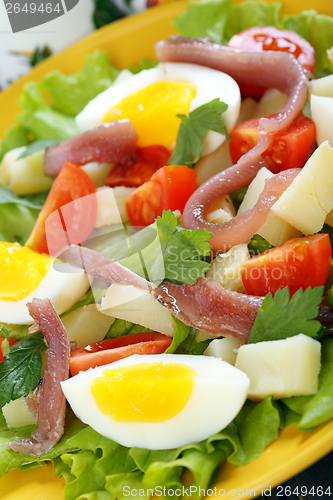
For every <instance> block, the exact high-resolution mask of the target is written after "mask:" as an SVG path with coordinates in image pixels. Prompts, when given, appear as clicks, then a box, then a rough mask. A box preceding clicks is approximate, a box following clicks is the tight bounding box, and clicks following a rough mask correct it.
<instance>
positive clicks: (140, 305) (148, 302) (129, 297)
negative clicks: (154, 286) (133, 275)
mask: <svg viewBox="0 0 333 500" xmlns="http://www.w3.org/2000/svg"><path fill="white" fill-rule="evenodd" d="M101 311H102V312H103V313H104V314H108V315H109V316H113V317H115V318H120V319H125V320H126V321H132V322H133V323H137V324H139V325H142V326H145V327H146V328H149V329H150V330H154V331H155V332H160V333H164V334H165V335H169V336H171V337H172V336H173V334H174V331H175V329H176V324H175V322H174V320H173V319H172V316H171V313H170V312H169V311H168V310H167V308H166V307H164V306H162V305H161V304H159V302H157V300H155V299H154V298H153V296H152V295H150V293H149V292H147V291H145V290H140V289H139V288H136V287H134V286H132V285H121V284H117V283H113V284H112V285H111V286H110V287H109V288H108V289H107V292H106V295H105V297H104V299H102V307H101Z"/></svg>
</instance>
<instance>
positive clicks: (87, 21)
mask: <svg viewBox="0 0 333 500" xmlns="http://www.w3.org/2000/svg"><path fill="white" fill-rule="evenodd" d="M43 1H44V4H45V5H44V7H45V6H46V4H47V2H48V1H50V0H46V1H45V0H35V3H34V4H31V5H36V8H37V11H38V9H39V8H40V9H42V8H43ZM76 1H77V0H76ZM170 1H173V0H78V1H77V3H76V5H75V0H71V1H69V0H67V1H66V0H65V1H64V0H59V2H60V5H61V7H60V9H61V10H62V11H63V13H62V14H58V17H57V18H56V19H53V20H50V21H48V22H46V23H43V24H40V25H37V26H34V27H31V28H28V29H24V30H23V31H19V32H16V33H13V27H12V25H11V18H10V16H11V15H13V14H11V15H9V14H7V10H9V9H12V11H13V9H14V5H19V4H16V3H15V0H14V1H13V2H12V4H9V2H10V0H8V2H7V0H6V3H5V2H0V89H4V88H6V87H7V86H8V85H9V84H10V83H11V82H12V81H14V80H16V79H18V78H19V77H20V76H22V75H23V74H25V73H26V72H28V71H29V69H30V68H31V66H34V65H35V64H37V63H38V62H39V61H41V60H42V59H44V58H45V57H48V56H49V55H50V54H54V53H56V52H59V51H60V50H62V49H64V48H65V47H67V46H68V45H70V44H72V43H74V42H75V41H77V40H79V39H80V38H82V37H84V36H86V35H88V34H89V33H90V32H91V31H93V30H94V29H96V28H100V27H102V26H104V25H106V24H109V23H110V22H113V21H115V20H117V19H121V18H122V17H125V16H127V15H129V14H133V13H136V12H140V11H142V10H144V9H146V8H148V7H153V6H155V5H158V4H160V3H167V2H170ZM52 3H54V5H55V6H56V5H57V0H53V2H52ZM5 5H6V6H7V7H6V6H5ZM9 5H11V7H10V6H9ZM41 5H42V7H41ZM49 5H50V4H49ZM71 5H74V6H72V7H70V6H71ZM68 7H69V8H68ZM6 9H7V10H6ZM23 15H25V16H29V17H30V18H33V17H34V16H35V18H36V15H38V14H37V12H36V14H33V13H26V14H23Z"/></svg>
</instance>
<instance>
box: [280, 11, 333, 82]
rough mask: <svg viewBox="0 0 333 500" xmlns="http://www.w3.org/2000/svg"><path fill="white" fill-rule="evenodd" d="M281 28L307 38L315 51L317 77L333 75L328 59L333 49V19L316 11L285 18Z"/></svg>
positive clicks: (332, 65)
mask: <svg viewBox="0 0 333 500" xmlns="http://www.w3.org/2000/svg"><path fill="white" fill-rule="evenodd" d="M281 27H282V28H285V29H288V30H292V31H296V33H298V34H299V35H301V36H302V37H303V38H305V39H306V40H307V41H308V42H309V43H310V44H311V45H312V47H313V48H314V49H315V52H316V63H315V69H314V72H315V76H316V77H317V78H320V77H322V76H326V75H329V74H331V73H333V64H332V63H331V61H330V60H329V59H328V57H327V52H326V51H327V49H330V48H331V47H333V18H332V17H330V16H326V15H324V14H318V12H316V11H315V10H309V11H305V12H302V13H301V14H299V15H296V16H285V17H284V18H283V20H282V22H281Z"/></svg>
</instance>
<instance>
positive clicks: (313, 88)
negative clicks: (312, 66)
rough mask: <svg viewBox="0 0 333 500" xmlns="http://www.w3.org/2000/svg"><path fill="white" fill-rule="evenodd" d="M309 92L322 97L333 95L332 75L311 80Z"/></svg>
mask: <svg viewBox="0 0 333 500" xmlns="http://www.w3.org/2000/svg"><path fill="white" fill-rule="evenodd" d="M309 94H310V95H313V94H314V95H319V96H323V97H333V75H329V76H324V78H316V79H314V80H311V81H310V86H309Z"/></svg>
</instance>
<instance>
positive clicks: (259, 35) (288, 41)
mask: <svg viewBox="0 0 333 500" xmlns="http://www.w3.org/2000/svg"><path fill="white" fill-rule="evenodd" d="M228 46H229V47H233V48H235V49H245V50H255V51H258V52H260V51H262V50H274V51H279V52H289V54H293V55H294V56H295V57H296V59H298V61H299V62H300V63H301V64H303V66H305V67H306V68H307V69H309V70H310V71H311V72H313V68H314V65H315V51H314V48H313V47H312V45H310V44H309V42H307V41H306V40H305V39H304V38H303V37H301V36H300V35H298V34H297V33H295V32H293V31H289V30H282V29H279V28H274V27H273V26H255V27H253V28H249V29H246V30H244V31H241V32H240V33H238V35H234V36H233V37H232V38H231V39H230V40H229V42H228ZM240 89H241V92H242V95H243V96H252V97H261V96H262V94H263V93H264V92H265V90H266V89H265V88H263V87H256V86H253V85H240Z"/></svg>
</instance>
